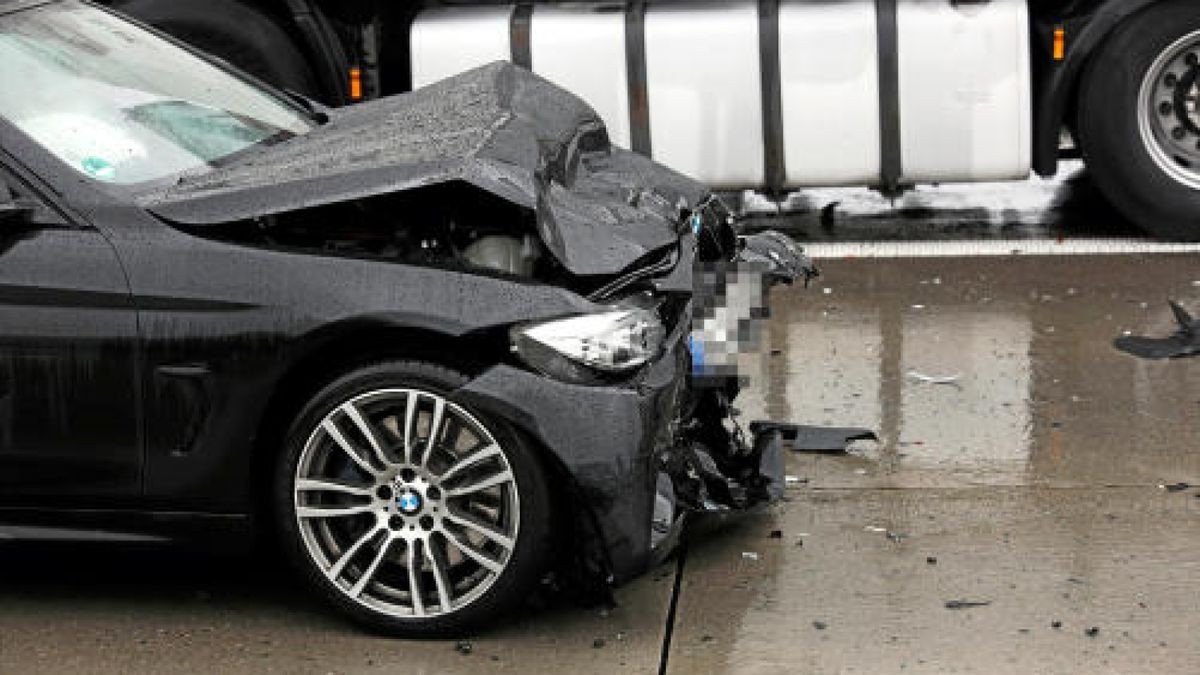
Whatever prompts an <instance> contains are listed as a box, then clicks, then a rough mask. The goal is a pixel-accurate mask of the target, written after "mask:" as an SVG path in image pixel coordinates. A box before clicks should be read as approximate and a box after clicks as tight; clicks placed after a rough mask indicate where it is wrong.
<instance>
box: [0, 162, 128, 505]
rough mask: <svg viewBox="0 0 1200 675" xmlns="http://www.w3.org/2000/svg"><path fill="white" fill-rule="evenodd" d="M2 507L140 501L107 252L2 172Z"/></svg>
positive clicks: (119, 317) (117, 299)
mask: <svg viewBox="0 0 1200 675" xmlns="http://www.w3.org/2000/svg"><path fill="white" fill-rule="evenodd" d="M14 197H15V198H16V199H17V200H19V201H20V203H22V204H25V205H31V206H32V207H33V208H32V211H31V213H30V214H29V215H28V217H24V218H12V217H11V216H10V217H2V216H0V503H3V504H10V505H11V504H13V503H17V504H26V503H28V504H35V505H55V504H64V505H69V506H95V505H105V504H108V503H112V502H114V501H119V500H122V499H127V498H130V497H133V496H136V495H137V494H139V493H140V491H141V470H142V452H141V448H140V447H139V438H138V419H137V409H138V394H137V388H136V387H135V383H136V378H135V372H136V349H137V341H136V337H137V323H136V321H137V318H136V314H135V312H134V309H133V306H132V303H131V299H130V294H129V289H128V284H127V282H126V279H125V275H124V273H123V272H122V269H121V265H120V263H119V261H118V259H117V257H116V254H115V252H114V250H113V248H112V247H111V246H110V245H109V242H108V241H107V239H105V237H104V236H102V235H101V233H100V232H98V231H97V230H95V229H93V228H92V227H90V226H88V225H87V224H86V223H84V222H81V221H78V220H75V219H73V218H72V217H70V216H69V215H68V214H66V213H65V212H64V211H60V210H58V209H57V208H56V207H55V205H54V204H53V203H52V202H51V201H50V200H48V199H46V198H44V197H43V193H41V192H39V190H37V189H35V187H34V186H33V184H32V183H31V182H27V181H24V180H21V179H20V178H19V177H18V175H17V174H16V173H15V172H13V171H10V170H9V168H6V167H5V166H4V165H2V164H0V203H5V202H7V204H8V208H9V209H11V207H12V204H13V202H12V201H11V200H12V198H14Z"/></svg>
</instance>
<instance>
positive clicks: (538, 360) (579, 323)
mask: <svg viewBox="0 0 1200 675" xmlns="http://www.w3.org/2000/svg"><path fill="white" fill-rule="evenodd" d="M665 335H666V329H665V328H664V327H663V324H662V322H661V321H660V320H659V318H658V315H657V314H656V313H655V312H654V311H653V310H651V309H642V308H627V309H626V308H621V309H613V310H610V311H605V312H599V313H596V314H584V315H581V316H573V317H569V318H566V319H557V320H554V321H546V322H543V323H536V324H527V325H523V326H517V327H516V328H513V329H512V344H513V351H514V352H515V353H516V354H517V356H519V357H520V358H521V360H523V361H524V362H525V363H527V364H529V365H530V366H531V367H533V368H534V369H536V370H538V371H540V372H542V373H544V374H546V375H549V376H551V377H554V378H557V379H560V380H566V381H568V382H577V383H584V384H593V383H596V382H601V381H603V380H604V379H605V376H606V375H608V376H612V375H618V374H621V373H627V372H629V371H632V370H634V369H636V368H639V367H641V366H643V365H645V364H646V363H647V362H649V361H650V360H651V359H653V358H654V357H655V356H657V355H658V352H659V350H660V349H661V348H662V342H663V337H664V336H665Z"/></svg>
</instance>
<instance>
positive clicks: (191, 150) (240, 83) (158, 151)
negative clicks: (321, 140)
mask: <svg viewBox="0 0 1200 675" xmlns="http://www.w3.org/2000/svg"><path fill="white" fill-rule="evenodd" d="M0 117H3V118H4V119H5V120H7V121H8V122H9V123H11V124H12V125H13V126H15V127H16V128H18V129H20V130H21V131H22V132H23V133H25V134H27V135H28V136H29V137H31V138H32V139H33V140H34V141H36V142H37V143H38V144H40V145H41V146H42V147H44V148H46V150H48V151H49V152H50V153H52V154H53V155H54V156H56V157H58V158H59V159H60V160H62V161H63V162H66V163H67V164H68V165H69V166H71V167H72V168H73V169H75V170H76V171H78V172H80V173H82V174H84V175H86V176H88V177H90V178H92V179H95V180H98V181H102V182H105V183H116V184H126V185H127V184H134V183H143V182H148V181H157V180H161V179H164V178H168V177H171V176H174V175H176V174H180V173H183V172H186V171H191V170H195V169H199V168H202V167H208V166H214V165H216V164H218V163H219V162H220V161H221V160H222V159H223V158H227V157H229V156H230V155H233V154H235V153H238V152H241V151H243V150H245V149H247V148H250V147H253V146H256V145H266V144H270V143H274V142H278V141H280V140H284V139H287V138H291V137H293V136H295V135H297V134H303V133H305V132H307V131H308V130H309V129H311V128H312V126H313V124H314V123H313V122H312V121H311V120H310V119H309V118H308V117H307V116H306V115H305V113H304V112H302V111H301V110H300V109H299V108H297V107H295V106H292V105H290V104H289V103H288V102H286V101H285V100H283V99H281V98H279V97H277V96H276V95H274V94H272V93H271V92H270V91H267V90H264V89H261V88H259V87H256V86H254V85H253V84H251V83H249V82H246V81H244V80H242V79H240V78H238V77H236V76H234V75H231V74H230V73H227V72H225V71H223V70H221V69H220V68H217V67H215V66H213V65H211V64H209V63H208V62H206V61H205V60H203V59H201V58H198V57H196V56H194V55H192V54H190V53H189V52H187V51H186V50H184V49H180V48H179V47H176V46H175V45H173V44H171V43H170V42H168V41H166V40H163V39H161V38H159V37H157V36H155V35H153V34H151V33H149V32H147V31H145V30H142V29H140V28H139V27H137V26H135V25H133V24H131V23H128V22H125V21H122V20H121V19H120V18H118V17H115V16H113V15H112V14H109V13H108V12H106V11H104V10H102V9H98V8H96V7H91V6H89V5H86V4H84V3H82V2H77V1H72V0H67V1H65V2H56V3H51V4H47V5H41V6H36V7H32V8H28V9H24V10H17V11H15V12H10V13H7V14H0Z"/></svg>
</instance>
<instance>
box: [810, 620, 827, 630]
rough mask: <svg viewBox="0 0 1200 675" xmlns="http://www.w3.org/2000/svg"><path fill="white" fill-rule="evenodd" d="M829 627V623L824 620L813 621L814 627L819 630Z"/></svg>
mask: <svg viewBox="0 0 1200 675" xmlns="http://www.w3.org/2000/svg"><path fill="white" fill-rule="evenodd" d="M828 627H829V624H827V623H825V622H824V621H814V622H813V628H816V629H817V630H825V629H826V628H828Z"/></svg>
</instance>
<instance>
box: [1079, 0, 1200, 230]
mask: <svg viewBox="0 0 1200 675" xmlns="http://www.w3.org/2000/svg"><path fill="white" fill-rule="evenodd" d="M1198 93H1200V3H1196V2H1195V1H1194V0H1168V1H1166V2H1161V3H1159V4H1156V5H1153V6H1151V7H1149V8H1147V9H1145V10H1143V11H1142V12H1140V13H1138V14H1136V15H1134V16H1133V17H1131V18H1130V19H1128V20H1127V21H1126V23H1125V25H1124V26H1122V27H1120V28H1119V29H1118V30H1117V31H1116V32H1115V33H1114V34H1113V35H1112V36H1110V37H1109V38H1108V40H1107V41H1106V42H1105V43H1104V44H1103V45H1102V46H1101V47H1100V50H1099V52H1098V53H1097V54H1096V55H1095V56H1094V57H1093V58H1092V61H1091V63H1090V64H1089V66H1088V69H1087V72H1086V73H1085V75H1084V80H1083V82H1082V86H1081V88H1080V99H1079V118H1078V123H1079V133H1080V136H1081V141H1082V148H1083V156H1084V160H1085V162H1086V163H1087V164H1088V166H1089V167H1090V169H1091V170H1092V173H1093V175H1094V176H1095V178H1096V182H1097V184H1098V185H1099V186H1100V188H1101V189H1102V190H1103V191H1104V193H1105V194H1106V195H1107V196H1108V197H1109V199H1111V200H1112V202H1113V203H1114V204H1115V205H1116V206H1117V208H1118V209H1120V210H1121V211H1122V212H1123V213H1124V214H1125V215H1126V216H1127V217H1128V218H1129V219H1130V220H1132V221H1134V222H1135V223H1137V224H1138V225H1140V226H1142V227H1143V228H1144V229H1146V230H1147V231H1148V232H1150V233H1151V234H1154V235H1157V236H1160V237H1164V238H1168V239H1178V240H1187V241H1197V240H1200V108H1198V107H1197V102H1196V96H1197V94H1198Z"/></svg>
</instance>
